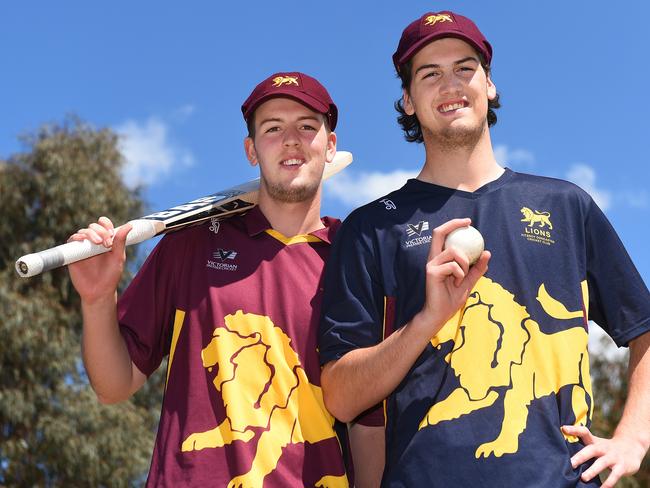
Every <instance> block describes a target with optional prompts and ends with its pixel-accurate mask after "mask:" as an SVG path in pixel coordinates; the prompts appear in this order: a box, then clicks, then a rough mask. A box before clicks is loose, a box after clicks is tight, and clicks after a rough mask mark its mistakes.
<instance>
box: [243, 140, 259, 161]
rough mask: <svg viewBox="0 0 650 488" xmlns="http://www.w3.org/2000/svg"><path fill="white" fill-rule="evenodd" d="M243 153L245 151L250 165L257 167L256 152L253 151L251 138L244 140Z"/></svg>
mask: <svg viewBox="0 0 650 488" xmlns="http://www.w3.org/2000/svg"><path fill="white" fill-rule="evenodd" d="M244 151H246V157H247V158H248V160H249V161H250V163H251V166H257V163H258V161H257V151H256V150H255V142H253V139H252V138H251V137H247V138H246V139H244Z"/></svg>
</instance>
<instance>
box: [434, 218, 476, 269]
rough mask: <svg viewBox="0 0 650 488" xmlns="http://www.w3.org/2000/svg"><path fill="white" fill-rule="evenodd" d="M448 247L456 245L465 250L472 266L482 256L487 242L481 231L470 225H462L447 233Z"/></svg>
mask: <svg viewBox="0 0 650 488" xmlns="http://www.w3.org/2000/svg"><path fill="white" fill-rule="evenodd" d="M448 247H455V248H456V249H458V250H459V251H462V252H464V253H465V254H466V255H467V258H468V259H469V264H470V266H471V265H472V264H474V263H475V262H476V261H478V258H479V257H480V256H481V253H482V252H483V249H485V242H484V241H483V236H482V235H481V233H480V232H479V231H478V230H476V229H475V228H474V227H472V226H471V225H469V226H467V227H460V228H459V229H456V230H454V231H452V232H450V233H449V234H448V235H447V238H446V239H445V245H444V248H445V249H447V248H448Z"/></svg>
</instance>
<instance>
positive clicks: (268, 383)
mask: <svg viewBox="0 0 650 488" xmlns="http://www.w3.org/2000/svg"><path fill="white" fill-rule="evenodd" d="M201 358H202V360H203V366H204V367H205V368H207V369H208V371H213V369H214V368H217V372H216V375H215V378H214V380H213V384H214V387H215V388H216V389H217V390H218V391H219V392H220V393H221V398H222V400H223V404H224V407H225V410H226V418H225V420H224V421H223V422H221V423H220V424H219V425H217V426H216V427H215V428H213V429H211V430H208V431H206V432H198V433H194V434H191V435H189V436H188V437H187V438H186V439H185V440H184V441H183V444H182V446H181V449H182V450H183V451H198V450H202V449H209V448H218V447H222V446H224V445H226V444H231V443H232V442H234V441H243V442H252V441H253V440H254V439H255V438H256V437H259V438H258V440H257V447H256V450H255V456H254V458H253V461H252V464H251V467H250V470H249V471H248V472H247V473H245V474H242V475H240V476H236V477H235V478H233V479H232V480H231V481H230V483H229V484H228V487H229V488H231V487H232V488H234V487H237V488H239V487H242V488H250V487H261V486H263V481H264V477H265V476H267V475H268V474H269V473H271V472H272V471H273V470H274V469H275V468H276V467H277V464H278V461H279V459H280V457H281V456H282V449H283V448H285V447H286V446H288V445H289V444H297V443H303V442H309V443H311V444H314V443H316V442H319V441H323V440H326V439H331V438H333V437H335V436H336V434H335V433H334V429H333V428H332V426H333V425H334V418H333V417H332V416H331V414H329V412H328V411H327V410H326V409H325V405H324V403H323V394H322V392H321V389H320V387H318V386H315V385H312V384H310V383H309V380H308V378H307V375H306V373H305V370H304V369H303V368H302V366H301V364H300V360H299V358H298V355H297V354H296V352H295V351H294V350H293V348H292V347H291V339H290V338H289V337H288V336H287V335H286V334H285V333H284V332H283V331H282V329H280V328H279V327H276V326H275V325H274V324H273V322H272V321H271V319H269V318H268V317H264V316H261V315H255V314H245V313H243V312H242V311H241V310H239V311H237V312H236V313H235V314H234V315H228V316H226V317H225V327H218V328H216V329H215V330H214V333H213V336H212V340H211V341H210V343H209V344H208V345H207V346H206V347H205V348H204V349H203V350H202V351H201ZM254 428H263V430H262V433H261V434H256V433H255V431H254V430H253V429H254ZM257 431H258V432H259V429H258V430H257ZM316 486H318V487H323V488H325V487H333V488H339V487H347V486H348V480H347V477H346V475H345V474H343V475H329V474H325V473H324V474H323V477H322V478H321V479H320V480H319V481H318V483H317V484H316Z"/></svg>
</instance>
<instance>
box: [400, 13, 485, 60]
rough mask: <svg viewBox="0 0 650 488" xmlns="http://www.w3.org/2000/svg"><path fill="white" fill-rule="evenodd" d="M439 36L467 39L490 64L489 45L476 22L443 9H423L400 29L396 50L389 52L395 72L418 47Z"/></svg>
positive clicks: (439, 37) (420, 47) (413, 54)
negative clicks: (423, 10) (402, 29)
mask: <svg viewBox="0 0 650 488" xmlns="http://www.w3.org/2000/svg"><path fill="white" fill-rule="evenodd" d="M443 37H456V38H458V39H461V40H463V41H465V42H467V43H468V44H469V45H471V46H472V47H473V48H474V49H476V50H477V51H478V52H479V53H480V54H481V55H482V56H483V58H484V59H485V62H486V63H487V65H488V66H489V65H490V63H491V61H492V46H490V43H489V42H488V41H487V39H486V38H485V37H484V36H483V34H481V31H480V30H478V27H476V24H474V22H472V21H471V20H470V19H468V18H467V17H463V16H462V15H458V14H455V13H453V12H450V11H448V10H445V11H443V12H427V13H426V14H424V15H423V16H422V17H420V18H419V19H417V20H415V21H413V22H411V23H410V24H409V25H408V27H406V29H404V32H402V37H401V39H400V40H399V45H398V46H397V51H395V54H393V64H394V65H395V69H396V70H397V72H398V73H399V69H400V66H402V65H403V64H404V63H406V62H407V61H408V60H409V59H411V58H412V57H413V56H415V53H417V52H418V51H419V50H420V49H422V48H423V47H424V46H426V45H427V44H429V43H430V42H432V41H435V40H436V39H442V38H443Z"/></svg>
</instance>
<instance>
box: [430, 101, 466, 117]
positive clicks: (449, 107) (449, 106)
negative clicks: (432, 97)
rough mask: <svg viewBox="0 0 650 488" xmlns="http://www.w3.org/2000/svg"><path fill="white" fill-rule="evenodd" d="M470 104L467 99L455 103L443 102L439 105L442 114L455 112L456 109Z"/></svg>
mask: <svg viewBox="0 0 650 488" xmlns="http://www.w3.org/2000/svg"><path fill="white" fill-rule="evenodd" d="M468 105H469V104H468V103H467V102H466V101H464V100H463V101H460V102H453V103H443V104H442V105H440V106H439V107H438V112H440V113H441V114H446V113H448V112H453V111H454V110H459V109H461V108H465V107H467V106H468Z"/></svg>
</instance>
